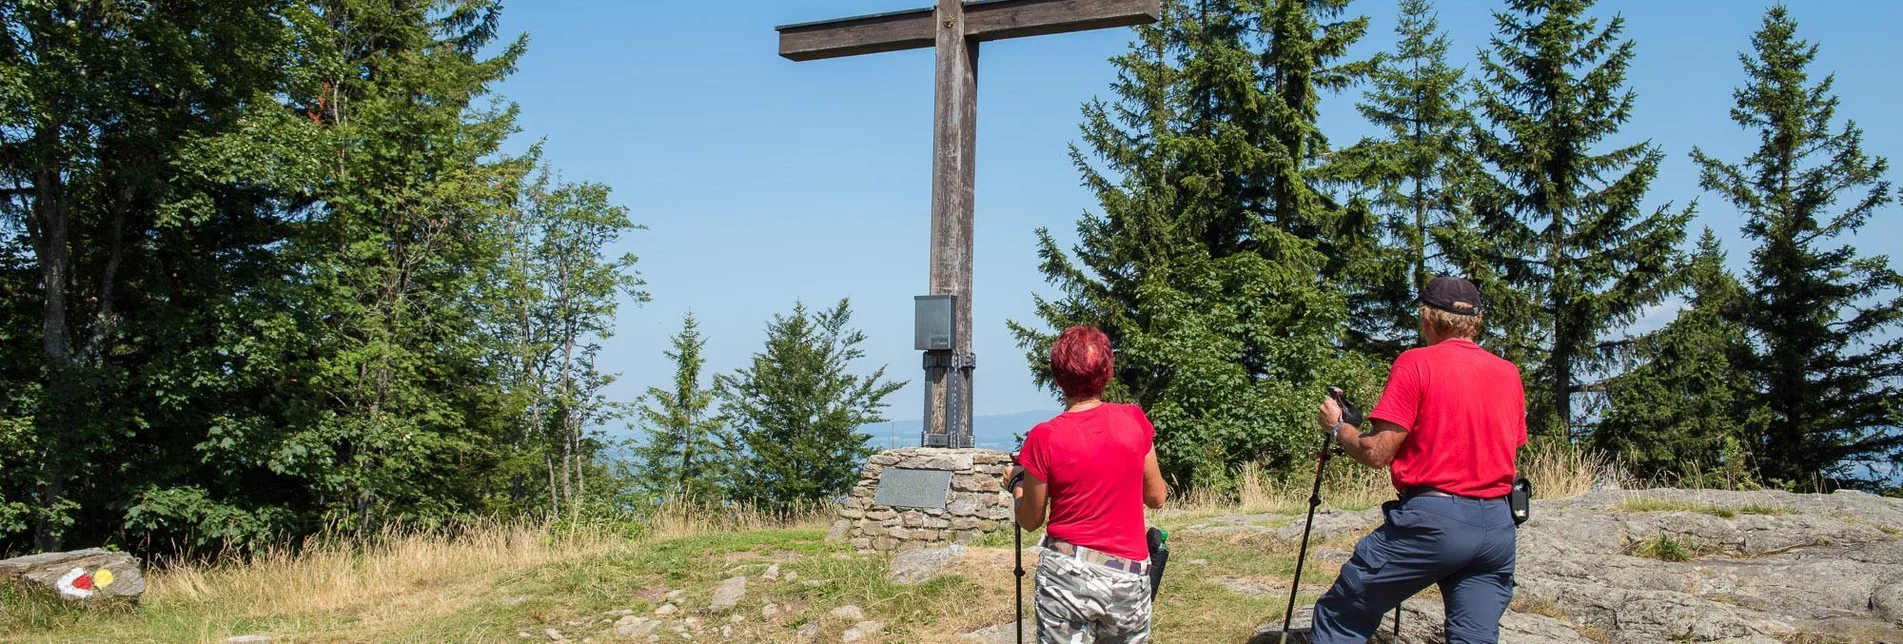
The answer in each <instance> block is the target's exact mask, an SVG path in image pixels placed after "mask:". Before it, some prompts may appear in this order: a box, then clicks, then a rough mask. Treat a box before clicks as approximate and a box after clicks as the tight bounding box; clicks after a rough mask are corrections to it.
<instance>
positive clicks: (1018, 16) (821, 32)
mask: <svg viewBox="0 0 1903 644" xmlns="http://www.w3.org/2000/svg"><path fill="white" fill-rule="evenodd" d="M1158 1H1159V0H985V1H983V2H972V3H969V4H966V5H965V7H964V10H965V37H967V38H971V39H973V40H978V41H986V40H1003V39H1005V38H1022V37H1025V36H1042V35H1046V34H1061V33H1067V32H1072V31H1084V30H1088V29H1103V28H1108V27H1128V26H1131V25H1141V24H1147V23H1151V22H1155V21H1156V20H1157V19H1158V18H1159V17H1160V16H1161V15H1162V9H1161V8H1160V7H1158ZM933 17H934V15H933V10H932V8H930V7H927V8H924V9H913V10H910V11H894V12H891V13H881V14H873V15H867V16H857V17H853V18H841V19H838V20H826V21H821V22H809V23H804V24H797V25H786V26H784V27H779V28H777V31H779V32H780V56H782V57H785V58H787V59H788V60H797V61H806V60H820V59H823V58H839V57H842V56H857V55H860V54H876V53H880V52H887V51H899V50H902V49H923V48H926V47H931V46H933V45H934V44H935V43H936V42H937V26H936V25H934V24H932V20H933Z"/></svg>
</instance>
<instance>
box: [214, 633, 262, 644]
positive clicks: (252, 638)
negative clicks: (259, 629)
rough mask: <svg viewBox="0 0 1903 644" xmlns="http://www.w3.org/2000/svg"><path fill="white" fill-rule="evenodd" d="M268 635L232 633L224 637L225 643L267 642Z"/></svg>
mask: <svg viewBox="0 0 1903 644" xmlns="http://www.w3.org/2000/svg"><path fill="white" fill-rule="evenodd" d="M270 641H271V636H269V635H262V634H258V635H233V636H231V637H227V638H225V644H269V643H270Z"/></svg>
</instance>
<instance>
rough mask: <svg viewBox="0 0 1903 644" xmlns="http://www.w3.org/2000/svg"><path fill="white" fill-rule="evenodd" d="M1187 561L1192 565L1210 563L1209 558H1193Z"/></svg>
mask: <svg viewBox="0 0 1903 644" xmlns="http://www.w3.org/2000/svg"><path fill="white" fill-rule="evenodd" d="M1186 563H1188V564H1189V565H1192V566H1207V565H1209V560H1208V559H1191V560H1189V561H1188V562H1186Z"/></svg>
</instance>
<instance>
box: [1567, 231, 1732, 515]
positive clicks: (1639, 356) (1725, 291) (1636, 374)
mask: <svg viewBox="0 0 1903 644" xmlns="http://www.w3.org/2000/svg"><path fill="white" fill-rule="evenodd" d="M1724 259H1725V258H1724V252H1723V251H1722V250H1721V249H1720V248H1719V245H1718V239H1717V237H1716V236H1715V235H1713V234H1712V232H1711V230H1710V229H1706V230H1705V233H1704V236H1703V237H1701V238H1700V239H1699V241H1698V249H1697V251H1696V252H1695V253H1694V254H1693V255H1692V256H1691V258H1690V259H1689V261H1688V262H1687V264H1686V266H1685V267H1684V270H1685V278H1686V280H1687V283H1688V287H1689V297H1688V298H1687V300H1688V301H1687V303H1686V305H1685V308H1683V309H1681V310H1680V311H1679V313H1678V317H1677V318H1676V319H1674V320H1673V321H1672V322H1671V323H1669V324H1667V325H1666V326H1665V327H1664V328H1661V329H1659V330H1657V331H1654V332H1652V333H1649V334H1647V335H1645V336H1643V337H1641V338H1638V339H1637V340H1636V341H1635V342H1634V344H1633V346H1632V347H1631V351H1630V356H1631V358H1632V360H1633V366H1632V367H1631V368H1630V369H1628V370H1627V371H1626V372H1625V373H1623V374H1621V375H1619V376H1617V377H1614V378H1612V379H1610V380H1609V381H1608V382H1607V398H1608V401H1609V402H1610V405H1611V406H1610V408H1609V409H1608V410H1607V411H1606V413H1605V417H1604V419H1603V421H1602V422H1601V423H1600V424H1599V426H1598V427H1597V428H1596V429H1595V430H1594V431H1593V434H1592V437H1591V439H1590V443H1591V445H1592V446H1593V447H1594V448H1596V449H1599V450H1602V451H1604V452H1607V453H1609V454H1613V455H1615V456H1616V457H1618V459H1619V461H1620V462H1621V463H1622V464H1624V465H1625V466H1626V467H1628V468H1630V469H1631V473H1632V474H1634V475H1636V476H1639V477H1642V478H1646V479H1658V478H1661V477H1666V476H1672V475H1680V476H1682V475H1684V474H1686V473H1689V472H1691V471H1692V470H1693V468H1694V467H1698V468H1708V469H1709V470H1710V471H1709V472H1708V473H1709V474H1710V475H1712V476H1714V477H1724V476H1726V475H1727V474H1729V475H1730V476H1732V477H1734V478H1736V477H1738V476H1741V475H1743V474H1744V473H1745V472H1746V471H1747V469H1748V468H1749V467H1751V465H1750V463H1748V462H1745V461H1744V460H1743V459H1741V458H1739V456H1741V455H1739V454H1736V453H1731V454H1728V453H1727V451H1728V450H1727V446H1732V449H1731V450H1729V451H1733V452H1735V446H1736V445H1739V444H1741V441H1743V440H1748V438H1747V437H1749V436H1754V435H1755V434H1756V432H1755V431H1754V430H1753V424H1754V423H1761V422H1762V420H1761V419H1762V417H1763V416H1762V413H1761V412H1760V409H1761V405H1760V403H1759V400H1758V397H1757V395H1756V393H1755V390H1754V386H1753V382H1752V379H1751V374H1750V372H1749V371H1748V368H1749V366H1750V365H1751V364H1752V360H1753V357H1752V347H1751V343H1750V339H1749V337H1748V334H1747V332H1746V330H1745V328H1744V326H1743V325H1742V324H1740V323H1739V322H1738V317H1739V314H1740V311H1741V307H1743V305H1744V288H1743V287H1742V286H1740V285H1739V284H1738V282H1737V280H1736V279H1734V278H1732V276H1731V274H1730V273H1728V272H1726V270H1725V266H1724ZM1691 483H1701V482H1700V481H1692V482H1691Z"/></svg>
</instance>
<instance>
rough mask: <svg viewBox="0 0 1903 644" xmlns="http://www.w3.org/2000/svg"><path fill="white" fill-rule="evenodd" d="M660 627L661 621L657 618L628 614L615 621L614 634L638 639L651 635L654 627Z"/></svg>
mask: <svg viewBox="0 0 1903 644" xmlns="http://www.w3.org/2000/svg"><path fill="white" fill-rule="evenodd" d="M660 627H661V622H660V621H658V620H652V619H648V618H645V617H641V616H639V615H628V616H625V617H622V618H621V621H618V622H615V634H616V635H620V636H622V637H626V638H628V639H638V638H642V637H647V636H649V635H653V634H654V629H656V628H660Z"/></svg>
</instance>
